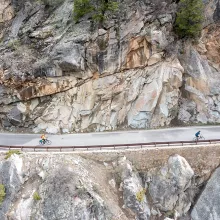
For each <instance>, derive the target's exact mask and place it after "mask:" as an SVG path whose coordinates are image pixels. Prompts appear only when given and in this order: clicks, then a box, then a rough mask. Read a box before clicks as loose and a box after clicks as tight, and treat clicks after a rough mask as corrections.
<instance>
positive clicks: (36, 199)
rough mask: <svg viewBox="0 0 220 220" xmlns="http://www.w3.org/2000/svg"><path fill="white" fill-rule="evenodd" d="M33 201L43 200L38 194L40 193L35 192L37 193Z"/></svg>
mask: <svg viewBox="0 0 220 220" xmlns="http://www.w3.org/2000/svg"><path fill="white" fill-rule="evenodd" d="M33 199H34V200H35V201H38V200H41V197H40V195H39V194H38V192H35V193H34V195H33Z"/></svg>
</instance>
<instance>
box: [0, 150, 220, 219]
mask: <svg viewBox="0 0 220 220" xmlns="http://www.w3.org/2000/svg"><path fill="white" fill-rule="evenodd" d="M0 157H1V162H0V174H1V175H0V184H2V185H4V187H5V193H6V195H5V197H4V198H3V202H2V204H1V205H0V219H2V220H4V219H9V220H12V219H13V220H21V219H22V220H30V219H36V220H41V219H42V220H43V219H44V220H53V219H54V220H55V219H65V220H91V219H94V220H116V219H118V220H133V219H137V220H165V219H166V220H168V219H171V220H189V219H191V220H201V219H203V220H210V219H213V220H218V219H219V218H220V213H219V205H220V204H219V203H220V200H219V178H220V173H219V168H217V169H216V170H215V171H214V173H213V174H212V175H211V177H210V178H209V175H206V174H205V173H203V171H202V172H200V173H196V172H195V171H194V170H193V169H192V168H191V166H190V164H189V163H188V162H187V161H186V159H184V158H183V157H181V156H179V155H177V154H175V155H172V156H170V157H169V159H168V161H167V162H166V163H164V164H163V165H162V166H157V165H155V166H153V167H151V168H150V169H146V170H142V171H138V170H136V168H135V166H134V164H132V163H131V162H130V161H129V160H128V159H126V158H125V157H118V159H116V160H113V161H109V160H108V161H105V162H102V163H101V162H100V161H97V160H93V159H85V158H84V157H83V156H82V155H81V156H79V155H77V154H29V153H23V154H21V155H16V154H13V155H12V156H11V157H10V158H8V159H4V154H3V153H1V155H0ZM205 172H206V173H207V170H206V171H205ZM0 196H1V198H2V193H1V194H0Z"/></svg>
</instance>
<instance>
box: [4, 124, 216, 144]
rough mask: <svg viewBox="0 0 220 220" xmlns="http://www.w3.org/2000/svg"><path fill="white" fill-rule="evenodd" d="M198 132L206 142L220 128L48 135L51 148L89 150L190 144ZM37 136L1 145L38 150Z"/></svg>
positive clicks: (11, 138) (8, 137)
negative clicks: (61, 147)
mask: <svg viewBox="0 0 220 220" xmlns="http://www.w3.org/2000/svg"><path fill="white" fill-rule="evenodd" d="M198 130H200V131H201V133H202V135H203V136H204V137H205V138H206V139H220V126H203V127H182V128H179V127H178V128H168V129H157V130H136V131H118V132H101V133H83V134H65V135H49V134H48V135H47V136H48V139H49V140H51V141H52V145H51V146H88V145H111V144H133V143H147V142H159V141H164V142H165V141H190V140H192V139H193V137H194V134H195V133H196V132H197V131H198ZM39 139H40V135H39V134H12V133H1V134H0V145H4V146H38V145H39Z"/></svg>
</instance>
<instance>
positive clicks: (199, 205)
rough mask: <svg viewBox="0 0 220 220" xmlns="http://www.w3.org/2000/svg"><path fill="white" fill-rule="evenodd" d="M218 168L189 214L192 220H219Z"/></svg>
mask: <svg viewBox="0 0 220 220" xmlns="http://www.w3.org/2000/svg"><path fill="white" fill-rule="evenodd" d="M219 182H220V168H217V169H216V170H215V171H214V173H213V174H212V176H211V178H210V179H209V180H208V182H207V184H206V186H205V188H204V190H203V191H202V193H201V195H200V196H199V198H198V200H197V202H196V204H195V205H194V207H193V209H192V212H191V219H192V220H201V219H202V220H210V219H212V220H218V219H220V209H219V207H220V194H219V191H220V185H219Z"/></svg>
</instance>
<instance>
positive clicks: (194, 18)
mask: <svg viewBox="0 0 220 220" xmlns="http://www.w3.org/2000/svg"><path fill="white" fill-rule="evenodd" d="M203 10H204V5H203V2H202V0H180V2H179V9H178V12H177V17H176V22H175V32H176V33H177V34H178V36H179V37H180V38H183V37H189V38H196V37H198V36H199V35H200V33H201V30H202V22H203V20H204V17H203Z"/></svg>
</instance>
